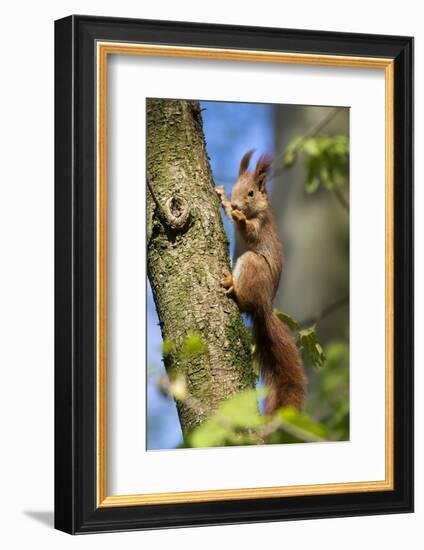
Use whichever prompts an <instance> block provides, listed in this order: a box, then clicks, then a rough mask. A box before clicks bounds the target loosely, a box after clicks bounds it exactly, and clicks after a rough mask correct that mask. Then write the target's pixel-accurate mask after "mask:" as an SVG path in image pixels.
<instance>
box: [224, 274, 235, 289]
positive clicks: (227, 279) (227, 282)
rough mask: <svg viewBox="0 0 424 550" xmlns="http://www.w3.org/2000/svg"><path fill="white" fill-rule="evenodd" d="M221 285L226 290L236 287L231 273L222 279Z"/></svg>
mask: <svg viewBox="0 0 424 550" xmlns="http://www.w3.org/2000/svg"><path fill="white" fill-rule="evenodd" d="M221 285H222V286H223V287H224V288H226V289H229V288H231V287H232V286H233V285H234V282H233V276H232V275H231V273H227V274H226V275H225V277H224V278H223V279H221Z"/></svg>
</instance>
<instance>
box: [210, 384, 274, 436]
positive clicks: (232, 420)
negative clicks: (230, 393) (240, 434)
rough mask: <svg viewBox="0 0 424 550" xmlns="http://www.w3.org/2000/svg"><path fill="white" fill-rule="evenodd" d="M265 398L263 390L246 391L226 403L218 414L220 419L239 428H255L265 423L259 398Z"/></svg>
mask: <svg viewBox="0 0 424 550" xmlns="http://www.w3.org/2000/svg"><path fill="white" fill-rule="evenodd" d="M259 396H264V391H262V390H245V391H242V392H240V393H238V394H236V395H235V396H234V397H231V398H230V399H227V400H226V401H224V403H223V404H222V405H221V406H220V407H219V409H218V412H217V417H218V419H219V418H220V419H224V423H229V424H231V425H233V426H236V427H239V428H255V427H257V426H260V425H261V424H263V422H264V418H263V417H262V416H261V415H260V414H259V409H258V397H259Z"/></svg>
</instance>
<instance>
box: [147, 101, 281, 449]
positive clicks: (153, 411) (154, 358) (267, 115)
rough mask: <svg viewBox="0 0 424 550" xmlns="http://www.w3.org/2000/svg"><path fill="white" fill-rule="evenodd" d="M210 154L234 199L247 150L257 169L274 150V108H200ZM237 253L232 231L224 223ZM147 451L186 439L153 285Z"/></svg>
mask: <svg viewBox="0 0 424 550" xmlns="http://www.w3.org/2000/svg"><path fill="white" fill-rule="evenodd" d="M200 105H201V108H202V109H203V111H202V116H203V129H204V133H205V139H206V149H207V152H208V155H209V157H210V163H211V167H212V173H213V177H214V181H215V185H225V188H226V191H227V194H229V193H230V190H231V187H232V184H233V182H234V181H235V180H236V178H237V174H238V169H239V165H240V160H241V157H242V156H243V154H244V153H245V152H246V151H247V150H248V149H252V148H254V149H256V153H255V156H254V157H253V160H252V164H253V163H254V161H255V160H256V158H257V157H259V155H261V154H262V153H266V152H271V151H273V150H274V135H275V134H274V107H273V106H272V105H266V104H257V103H225V102H217V101H213V102H212V101H201V102H200ZM224 225H225V230H226V232H227V235H228V237H229V241H230V253H231V255H232V253H233V248H234V239H233V228H232V226H231V224H230V223H229V222H228V221H227V220H226V219H224ZM147 300H148V302H147V304H148V305H147V308H148V315H147V323H148V326H147V350H148V351H147V368H148V385H147V449H150V450H153V449H167V448H168V449H169V448H175V447H176V446H177V445H178V444H179V443H180V442H181V439H182V434H181V428H180V424H179V421H178V416H177V410H176V407H175V404H174V402H173V401H171V400H170V399H166V398H165V397H163V396H162V395H161V394H160V392H159V391H158V389H157V387H156V383H155V382H156V381H157V378H158V376H159V375H160V374H163V373H165V369H164V366H163V363H162V354H161V348H162V336H161V332H160V327H159V324H158V323H159V321H158V318H157V314H156V307H155V304H154V301H153V295H152V291H151V289H150V284H148V295H147Z"/></svg>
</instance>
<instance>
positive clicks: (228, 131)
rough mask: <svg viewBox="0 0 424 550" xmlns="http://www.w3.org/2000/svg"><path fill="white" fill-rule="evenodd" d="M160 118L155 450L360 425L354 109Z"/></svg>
mask: <svg viewBox="0 0 424 550" xmlns="http://www.w3.org/2000/svg"><path fill="white" fill-rule="evenodd" d="M146 120H147V124H146V143H147V150H146V166H147V174H146V180H147V189H148V191H147V216H146V220H147V222H146V223H147V245H146V246H147V273H148V280H147V282H146V285H147V296H148V300H147V373H146V375H147V449H148V450H157V449H175V448H207V447H226V446H234V445H267V444H288V443H315V442H331V441H346V440H349V108H348V107H340V106H336V107H328V106H326V107H322V106H314V105H288V104H262V103H243V102H221V101H198V100H186V99H162V98H148V99H146Z"/></svg>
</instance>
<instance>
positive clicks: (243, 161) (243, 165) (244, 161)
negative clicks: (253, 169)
mask: <svg viewBox="0 0 424 550" xmlns="http://www.w3.org/2000/svg"><path fill="white" fill-rule="evenodd" d="M254 152H255V150H254V149H250V150H249V151H247V153H245V154H244V155H243V158H242V159H241V162H240V170H239V176H241V175H242V174H244V173H245V172H246V171H247V169H248V168H249V162H250V159H251V158H252V155H253V153H254Z"/></svg>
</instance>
